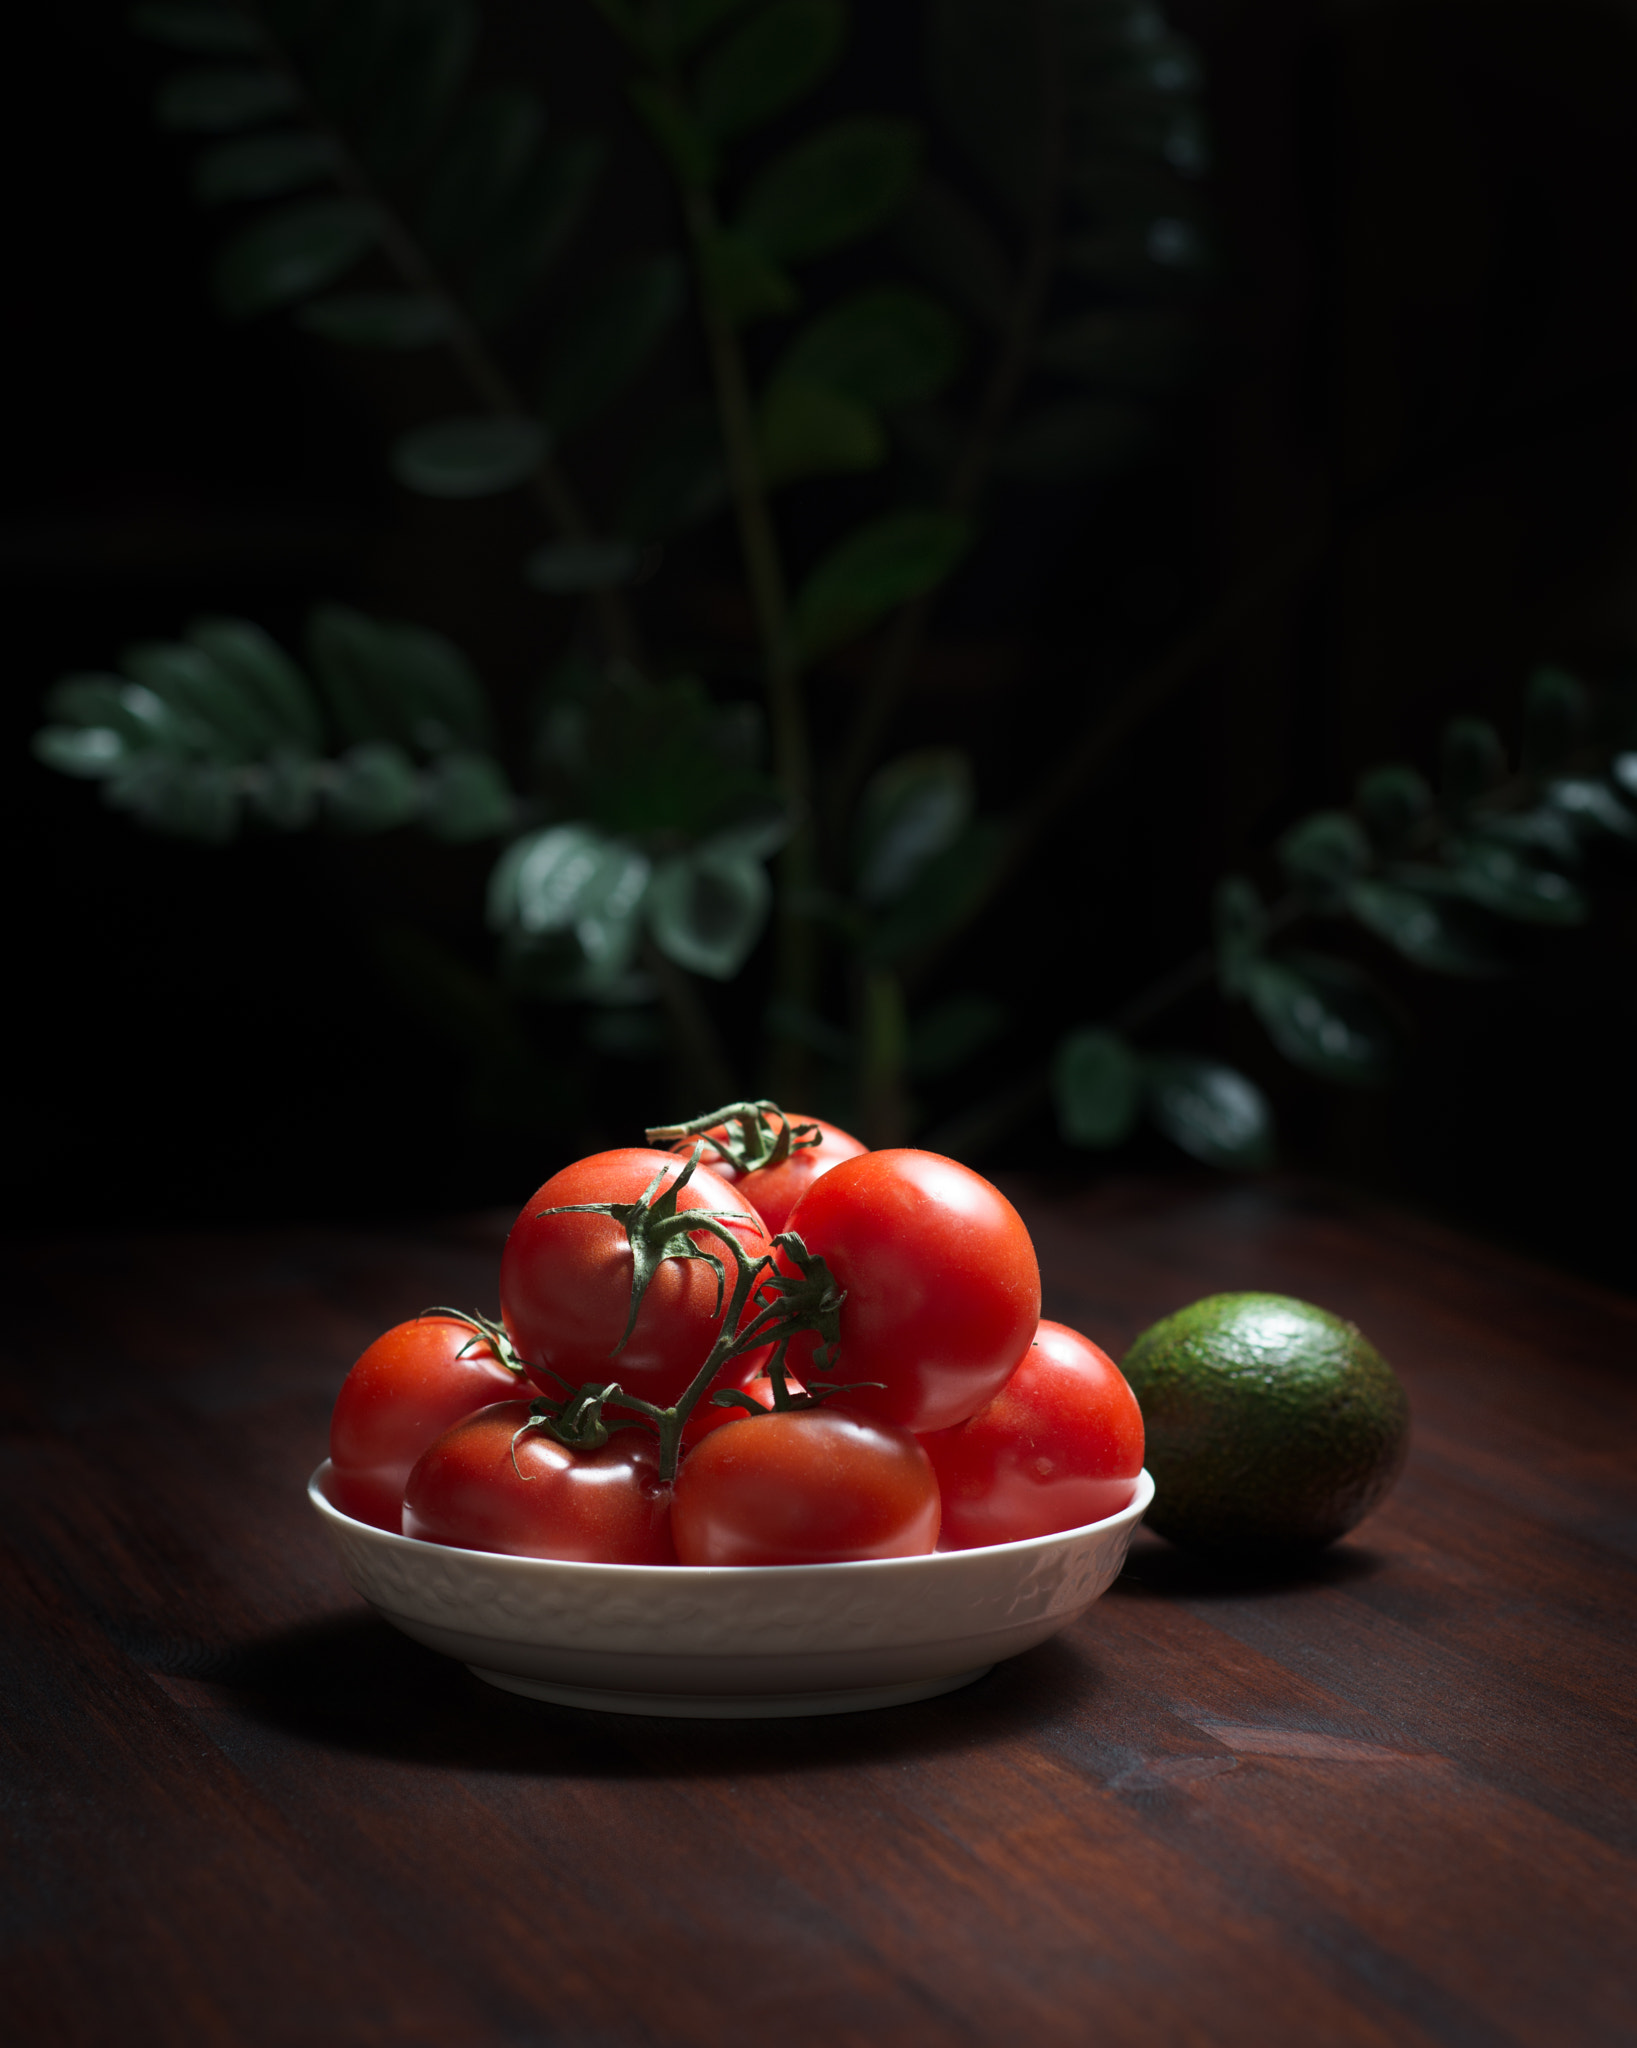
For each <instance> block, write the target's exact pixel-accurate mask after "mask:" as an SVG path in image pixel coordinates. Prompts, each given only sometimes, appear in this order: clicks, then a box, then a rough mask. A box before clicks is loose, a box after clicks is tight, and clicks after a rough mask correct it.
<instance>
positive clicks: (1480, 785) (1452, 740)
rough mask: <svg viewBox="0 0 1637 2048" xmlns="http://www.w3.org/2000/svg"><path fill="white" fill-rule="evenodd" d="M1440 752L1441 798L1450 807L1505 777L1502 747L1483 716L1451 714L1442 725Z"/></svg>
mask: <svg viewBox="0 0 1637 2048" xmlns="http://www.w3.org/2000/svg"><path fill="white" fill-rule="evenodd" d="M1442 752H1443V759H1442V771H1443V772H1442V782H1443V792H1444V798H1445V801H1446V803H1447V804H1448V805H1449V807H1450V809H1451V810H1453V811H1456V812H1460V811H1462V810H1464V809H1465V808H1466V806H1467V805H1468V804H1470V803H1471V802H1472V801H1473V799H1474V798H1476V797H1480V796H1483V795H1485V794H1486V793H1487V792H1488V791H1489V790H1491V789H1493V788H1494V787H1495V785H1496V784H1497V783H1499V782H1504V781H1505V779H1506V750H1505V748H1504V747H1503V746H1502V745H1501V738H1500V734H1499V733H1498V732H1496V730H1495V728H1494V727H1493V726H1492V725H1491V724H1490V722H1489V720H1488V719H1487V718H1452V719H1451V720H1450V722H1449V724H1448V725H1446V726H1445V727H1444V739H1443V750H1442Z"/></svg>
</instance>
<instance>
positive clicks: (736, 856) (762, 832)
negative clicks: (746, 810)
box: [705, 795, 790, 860]
mask: <svg viewBox="0 0 1637 2048" xmlns="http://www.w3.org/2000/svg"><path fill="white" fill-rule="evenodd" d="M789 837H790V818H789V814H788V813H787V812H786V810H785V809H784V806H783V805H782V804H781V803H780V802H779V800H778V798H777V796H772V795H770V797H769V800H768V802H767V803H766V805H765V806H764V807H763V808H761V809H759V810H754V811H753V812H752V813H751V815H749V816H747V817H743V818H738V819H735V821H734V822H733V824H731V825H725V826H723V827H722V829H721V830H720V831H717V832H713V833H712V834H711V835H710V837H709V838H708V839H707V840H706V841H705V848H706V850H707V851H709V852H711V853H720V854H723V855H725V856H727V857H728V858H730V859H733V860H769V859H771V858H772V856H773V855H774V854H776V853H777V852H778V850H779V848H780V847H781V846H783V845H784V843H785V841H786V840H787V839H788V838H789Z"/></svg>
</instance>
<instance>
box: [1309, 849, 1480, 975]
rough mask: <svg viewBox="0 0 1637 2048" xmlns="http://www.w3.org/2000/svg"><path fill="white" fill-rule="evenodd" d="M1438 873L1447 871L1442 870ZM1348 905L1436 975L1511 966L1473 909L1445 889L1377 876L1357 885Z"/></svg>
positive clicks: (1390, 942)
mask: <svg viewBox="0 0 1637 2048" xmlns="http://www.w3.org/2000/svg"><path fill="white" fill-rule="evenodd" d="M1434 873H1435V874H1440V875H1441V871H1439V870H1434ZM1347 907H1348V909H1349V910H1350V911H1351V912H1352V913H1353V915H1354V916H1355V917H1356V918H1357V919H1358V921H1359V923H1360V924H1361V925H1363V926H1364V927H1365V929H1366V930H1368V931H1372V932H1374V933H1375V935H1376V936H1377V938H1380V939H1385V940H1386V942H1387V944H1388V945H1389V946H1393V947H1395V948H1396V949H1397V950H1398V951H1399V952H1400V953H1402V954H1403V955H1404V957H1405V959H1406V960H1413V961H1414V962H1415V964H1416V966H1417V967H1426V968H1429V969H1430V970H1431V971H1432V972H1433V973H1434V974H1454V975H1460V976H1464V977H1466V978H1468V979H1473V980H1476V979H1480V978H1483V977H1486V976H1489V975H1493V974H1498V973H1500V972H1501V971H1502V970H1503V969H1504V967H1505V965H1506V963H1505V961H1504V959H1503V958H1502V957H1501V956H1500V954H1498V953H1497V952H1496V950H1495V946H1494V944H1493V941H1492V938H1491V935H1490V934H1489V932H1488V931H1487V930H1486V928H1485V927H1484V925H1483V924H1482V923H1480V922H1479V920H1478V918H1477V917H1476V916H1474V914H1473V913H1472V911H1471V910H1470V908H1469V907H1468V906H1467V905H1465V904H1463V902H1462V901H1461V900H1460V899H1459V898H1458V897H1455V898H1452V897H1451V896H1450V895H1449V894H1447V893H1446V892H1445V891H1444V890H1443V889H1439V890H1438V891H1436V892H1434V891H1431V890H1428V889H1425V888H1415V887H1412V886H1410V885H1408V884H1406V883H1405V882H1403V881H1400V880H1397V879H1393V880H1382V879H1377V878H1373V877H1371V878H1367V879H1365V880H1363V881H1358V882H1354V883H1353V884H1352V885H1351V887H1350V888H1349V889H1348V891H1347Z"/></svg>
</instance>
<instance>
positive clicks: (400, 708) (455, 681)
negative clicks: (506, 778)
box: [308, 605, 492, 754]
mask: <svg viewBox="0 0 1637 2048" xmlns="http://www.w3.org/2000/svg"><path fill="white" fill-rule="evenodd" d="M308 632H309V637H310V641H311V647H312V659H313V667H314V669H315V671H316V672H317V675H318V678H319V681H320V682H321V683H322V684H323V686H324V690H325V692H326V694H327V696H328V698H329V701H330V703H331V705H332V707H333V708H334V711H335V715H336V722H337V724H338V725H339V727H340V729H341V732H342V735H343V736H344V737H345V738H346V739H349V740H375V739H389V740H393V741H396V742H397V743H398V744H399V745H400V746H404V747H413V748H416V749H418V750H419V751H421V752H422V753H427V754H441V753H447V752H450V751H453V750H456V749H461V748H468V749H472V750H474V751H478V750H487V748H488V747H489V746H490V745H491V743H492V721H491V718H490V715H489V706H488V700H487V698H486V696H485V694H484V690H483V685H482V684H481V683H480V682H479V681H478V679H477V677H476V676H475V675H474V674H473V672H472V668H471V664H470V663H469V662H468V661H467V659H466V657H465V655H463V654H462V653H461V651H460V649H459V648H458V647H456V646H455V645H454V644H453V643H452V642H451V641H449V640H446V639H445V638H444V637H443V635H442V634H441V633H432V632H429V631H428V630H427V629H426V628H425V627H424V626H410V625H385V624H382V623H381V622H379V621H377V620H375V619H370V618H366V617H365V616H364V614H363V613H362V612H356V611H352V610H350V609H349V608H348V607H347V606H345V605H321V606H320V607H319V608H318V609H317V610H316V611H315V612H314V613H313V616H312V620H311V622H310V625H309V628H308Z"/></svg>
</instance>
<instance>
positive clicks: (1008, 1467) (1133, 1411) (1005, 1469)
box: [921, 1322, 1143, 1550]
mask: <svg viewBox="0 0 1637 2048" xmlns="http://www.w3.org/2000/svg"><path fill="white" fill-rule="evenodd" d="M921 1442H922V1445H923V1447H924V1449H925V1450H926V1453H927V1455H928V1457H929V1458H930V1459H931V1461H932V1465H933V1469H934V1470H935V1471H936V1472H937V1475H938V1486H939V1490H940V1492H941V1493H942V1495H943V1508H944V1513H943V1534H942V1537H941V1538H940V1541H939V1548H940V1549H943V1550H975V1549H977V1548H979V1547H980V1546H983V1545H987V1544H991V1543H1016V1542H1020V1541H1022V1540H1023V1539H1024V1538H1025V1537H1030V1536H1051V1535H1055V1534H1056V1533H1057V1532H1058V1531H1059V1530H1062V1529H1078V1528H1082V1527H1084V1525H1085V1524H1086V1523H1088V1522H1100V1521H1102V1520H1103V1519H1104V1518H1105V1516H1108V1515H1115V1514H1118V1513H1119V1511H1120V1510H1121V1508H1124V1507H1128V1506H1129V1505H1130V1503H1131V1499H1132V1496H1133V1495H1134V1494H1135V1492H1136V1490H1137V1479H1138V1477H1139V1475H1140V1474H1141V1472H1142V1463H1143V1421H1142V1410H1141V1409H1140V1408H1139V1407H1138V1405H1137V1397H1136V1395H1135V1394H1134V1393H1133V1392H1132V1391H1131V1388H1130V1386H1129V1385H1128V1384H1127V1382H1126V1379H1125V1376H1124V1374H1123V1373H1122V1372H1121V1371H1120V1368H1119V1367H1118V1366H1117V1365H1116V1364H1115V1363H1114V1361H1113V1359H1112V1358H1110V1357H1109V1355H1108V1353H1107V1352H1106V1351H1104V1350H1102V1349H1101V1348H1100V1347H1099V1346H1098V1345H1096V1344H1093V1343H1092V1341H1091V1339H1090V1338H1089V1337H1083V1336H1082V1335H1081V1334H1080V1332H1079V1331H1078V1330H1071V1329H1069V1328H1068V1327H1067V1325H1066V1324H1063V1323H1053V1322H1043V1323H1041V1325H1040V1327H1039V1329H1038V1330H1037V1331H1036V1333H1035V1338H1034V1341H1033V1343H1032V1344H1031V1345H1030V1346H1029V1349H1028V1351H1027V1352H1026V1353H1025V1355H1024V1358H1023V1360H1022V1363H1021V1364H1020V1365H1019V1366H1018V1368H1017V1370H1016V1372H1014V1373H1013V1374H1012V1376H1011V1378H1010V1379H1009V1380H1008V1381H1007V1382H1006V1384H1005V1386H1003V1387H1002V1388H1001V1390H1000V1392H999V1393H998V1394H997V1395H996V1396H995V1397H994V1399H993V1400H992V1401H990V1402H989V1403H988V1404H987V1406H985V1407H983V1408H981V1409H979V1411H978V1413H977V1414H976V1415H973V1416H971V1417H970V1418H969V1419H968V1420H967V1421H965V1422H962V1423H959V1424H957V1425H956V1426H955V1427H954V1428H952V1429H944V1430H939V1431H936V1432H934V1433H932V1434H929V1435H925V1436H923V1437H922V1439H921Z"/></svg>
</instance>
